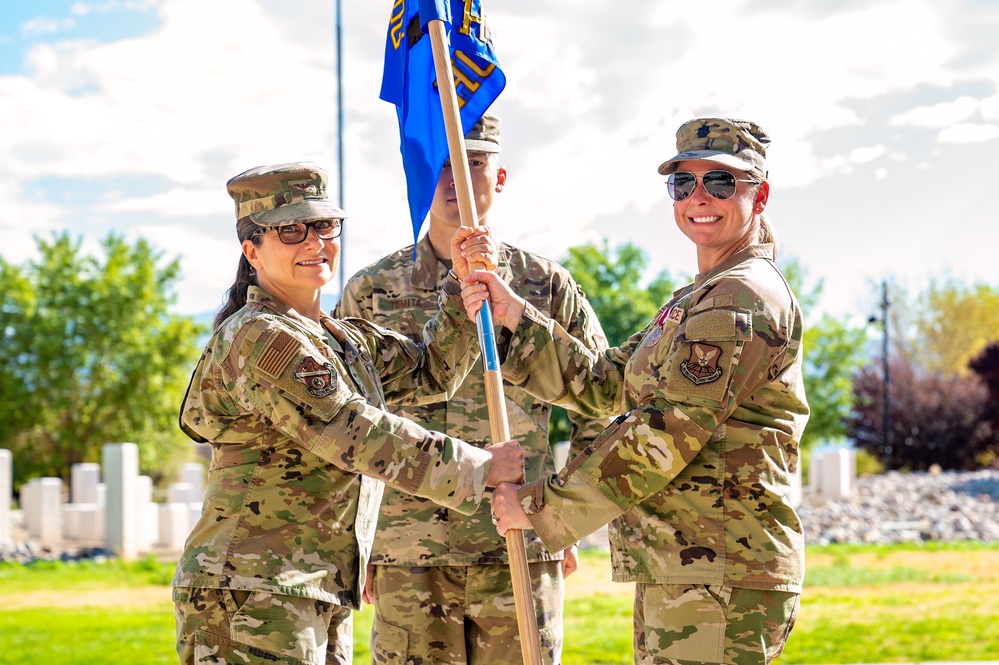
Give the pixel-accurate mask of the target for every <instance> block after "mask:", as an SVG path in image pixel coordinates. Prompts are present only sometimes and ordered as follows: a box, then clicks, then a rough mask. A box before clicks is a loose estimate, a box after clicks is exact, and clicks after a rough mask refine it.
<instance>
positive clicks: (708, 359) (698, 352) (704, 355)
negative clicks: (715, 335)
mask: <svg viewBox="0 0 999 665" xmlns="http://www.w3.org/2000/svg"><path fill="white" fill-rule="evenodd" d="M719 360H721V349H719V348H718V347H717V346H712V345H710V344H702V343H700V342H697V343H694V344H692V345H691V347H690V357H689V358H687V359H686V360H684V361H683V362H681V363H680V371H681V372H683V375H684V376H685V377H687V378H688V379H690V380H691V381H693V382H694V383H695V384H697V385H701V384H704V383H711V382H712V381H717V380H718V379H720V378H721V375H722V370H721V368H720V367H718V361H719Z"/></svg>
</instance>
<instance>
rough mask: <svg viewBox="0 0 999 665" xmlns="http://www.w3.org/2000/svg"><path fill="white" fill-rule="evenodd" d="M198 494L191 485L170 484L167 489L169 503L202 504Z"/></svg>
mask: <svg viewBox="0 0 999 665" xmlns="http://www.w3.org/2000/svg"><path fill="white" fill-rule="evenodd" d="M200 502H201V499H199V498H198V496H197V492H196V491H195V489H194V486H193V485H191V483H170V486H169V487H167V503H200Z"/></svg>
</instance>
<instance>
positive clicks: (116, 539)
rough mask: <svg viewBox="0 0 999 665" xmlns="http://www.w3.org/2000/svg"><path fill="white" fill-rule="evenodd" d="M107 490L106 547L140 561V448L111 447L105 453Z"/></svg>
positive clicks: (103, 451)
mask: <svg viewBox="0 0 999 665" xmlns="http://www.w3.org/2000/svg"><path fill="white" fill-rule="evenodd" d="M101 459H102V460H103V464H102V466H103V467H104V484H105V485H106V486H107V506H106V520H107V521H106V522H105V525H104V528H105V534H106V536H105V543H106V547H107V548H108V549H109V550H111V551H113V552H114V553H115V554H117V555H118V556H119V557H120V558H121V559H123V560H125V561H130V560H133V559H135V558H137V557H138V554H139V552H138V540H139V539H138V525H139V517H140V513H139V511H138V504H137V501H136V493H137V492H136V489H137V483H136V478H138V477H139V447H138V446H137V445H135V444H134V443H107V444H104V447H103V448H102V449H101Z"/></svg>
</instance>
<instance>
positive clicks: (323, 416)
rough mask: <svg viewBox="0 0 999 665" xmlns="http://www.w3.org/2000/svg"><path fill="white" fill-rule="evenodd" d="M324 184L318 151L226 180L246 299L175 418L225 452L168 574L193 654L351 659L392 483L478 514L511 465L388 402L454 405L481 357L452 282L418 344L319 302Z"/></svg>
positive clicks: (187, 649)
mask: <svg viewBox="0 0 999 665" xmlns="http://www.w3.org/2000/svg"><path fill="white" fill-rule="evenodd" d="M325 186H326V175H325V173H324V172H323V171H322V170H321V169H320V168H319V167H317V166H315V165H313V164H309V163H295V164H289V165H280V166H277V167H261V168H257V169H252V170H250V171H247V172H246V173H243V174H241V175H239V176H236V177H235V178H233V179H232V180H230V181H229V183H228V190H229V193H230V195H231V196H232V197H233V198H234V199H235V201H236V208H237V219H238V223H237V232H238V235H239V237H240V239H241V240H242V241H243V251H244V256H243V257H242V259H241V263H240V270H239V274H238V276H237V281H236V284H235V285H234V287H233V289H232V290H231V291H230V297H231V298H233V299H235V301H236V303H235V304H237V305H238V304H241V305H242V306H241V307H239V309H238V310H237V311H235V313H233V314H231V315H230V316H228V317H223V316H222V314H224V312H223V313H222V314H220V318H224V321H218V324H219V325H218V326H217V329H216V331H215V333H214V335H213V336H212V337H211V339H210V340H209V342H208V344H207V346H206V348H205V351H204V354H203V355H202V358H201V361H200V362H199V363H198V366H197V368H196V369H195V371H194V375H193V377H192V379H191V385H190V387H189V388H188V392H187V395H186V397H185V399H184V403H183V406H182V408H181V414H180V425H181V428H182V429H183V430H184V432H185V433H187V434H188V435H189V436H190V437H191V438H192V439H194V440H196V441H200V442H209V443H211V446H212V461H211V467H210V470H209V475H208V486H207V490H206V495H205V502H204V508H203V513H202V516H201V519H200V520H199V521H198V523H197V525H195V527H194V529H193V531H192V533H191V535H190V537H189V538H188V541H187V544H186V547H185V550H184V552H183V554H182V556H181V558H180V561H179V563H178V566H177V571H176V575H175V577H174V580H173V587H174V593H173V597H174V601H175V603H176V611H177V631H178V635H177V641H178V653H179V655H180V658H181V662H183V663H195V662H196V663H228V664H229V665H232V664H234V663H240V664H244V663H273V662H282V663H296V664H297V663H309V664H317V665H318V664H320V663H342V664H349V663H350V662H351V641H352V637H351V621H350V610H351V608H353V609H357V608H358V607H359V605H360V594H361V589H362V588H363V585H364V575H363V573H364V571H365V564H366V562H367V559H368V556H369V552H370V548H371V541H372V538H373V535H374V527H375V524H376V521H377V513H378V507H379V504H380V501H381V496H382V490H383V483H384V484H387V485H389V486H391V487H393V488H396V489H398V490H399V491H402V492H412V493H416V494H419V495H420V496H423V497H426V498H428V499H431V500H434V501H437V502H440V504H441V505H445V506H447V507H448V508H451V509H453V510H455V511H456V512H458V513H465V514H470V513H473V512H474V511H475V510H476V509H477V508H478V506H479V503H480V502H481V501H482V498H483V495H484V493H485V489H486V484H487V482H489V483H490V484H492V483H494V482H495V481H496V480H497V478H496V477H495V475H494V474H495V473H497V472H499V471H500V470H501V467H503V466H504V465H505V464H506V463H505V462H504V461H503V456H502V455H501V454H499V453H497V450H498V449H497V448H496V447H493V448H492V449H491V450H490V451H484V450H481V449H480V448H479V447H477V446H472V445H468V444H466V443H464V442H462V441H460V440H457V439H455V438H453V437H449V436H446V435H444V434H441V433H438V432H431V431H428V430H426V429H425V428H423V427H421V426H420V425H418V424H416V423H414V422H412V421H409V420H406V419H405V418H402V417H399V416H396V415H393V414H391V413H389V412H387V411H386V410H385V408H386V401H389V402H398V403H411V404H418V403H421V402H423V401H427V400H440V399H446V398H447V397H448V396H449V395H451V394H453V392H454V389H455V388H456V387H457V385H458V384H460V382H461V380H462V379H463V378H464V376H465V374H466V373H467V372H468V371H469V369H470V368H471V366H472V364H473V363H474V361H475V360H476V358H477V357H478V349H477V339H476V330H475V326H474V324H473V323H471V322H469V321H468V320H467V317H466V316H465V315H464V313H463V312H462V311H461V306H460V300H459V299H458V298H457V297H456V294H457V288H456V287H457V282H456V281H455V280H453V279H452V280H449V282H448V283H446V284H445V286H444V288H443V289H442V290H441V295H440V307H439V311H438V312H437V313H436V316H435V318H434V319H433V320H431V321H430V322H429V323H428V324H427V326H425V328H424V329H423V335H424V337H423V338H422V340H421V343H415V342H413V341H410V340H409V339H408V338H406V337H404V336H402V335H400V334H398V333H395V332H393V331H391V330H386V329H383V328H379V327H378V326H376V325H374V324H372V323H369V322H367V321H362V320H353V321H339V320H336V319H334V318H331V317H329V316H326V315H323V314H322V313H321V312H320V311H319V305H318V296H319V288H320V287H321V285H322V284H323V283H325V282H326V281H328V280H329V277H330V276H331V275H332V274H333V269H334V267H335V265H336V260H337V258H338V251H339V244H338V243H334V242H332V241H333V240H334V239H335V238H336V236H337V235H338V230H339V228H340V224H341V223H342V220H343V217H344V214H343V212H342V211H341V210H339V209H338V208H336V206H334V205H333V204H332V202H330V201H328V200H327V199H326V195H325ZM284 259H289V260H284ZM244 262H246V263H245V264H244ZM251 262H252V263H253V265H252V266H251V265H250V263H251ZM254 282H256V285H254V284H253V283H254ZM264 286H266V287H267V289H272V290H274V291H279V292H282V294H283V295H284V296H286V297H287V299H288V302H286V301H285V300H281V299H278V298H277V297H275V296H274V294H273V293H271V292H270V291H269V290H265V288H264ZM244 294H245V299H244V298H241V297H240V296H243V295H244ZM244 300H245V304H243V302H244ZM292 302H294V304H295V305H296V306H297V307H298V309H296V307H293V306H292ZM230 303H231V304H232V303H233V300H230ZM233 306H235V305H233ZM312 306H314V309H312V311H309V310H310V309H311V308H312ZM444 320H450V321H451V322H452V323H453V325H451V326H446V327H445V329H446V330H447V331H448V332H447V334H446V335H442V334H440V333H441V330H442V321H444ZM456 326H457V327H456ZM501 447H502V446H501ZM514 447H515V446H514ZM516 455H517V456H519V453H517V454H516ZM510 459H513V460H514V462H515V465H514V466H517V465H519V464H520V463H521V462H520V459H519V457H518V458H516V459H515V458H510ZM518 471H519V470H518ZM513 475H516V474H513Z"/></svg>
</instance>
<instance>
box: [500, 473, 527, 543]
mask: <svg viewBox="0 0 999 665" xmlns="http://www.w3.org/2000/svg"><path fill="white" fill-rule="evenodd" d="M519 490H520V485H514V484H512V483H500V484H499V485H497V486H496V489H494V490H493V498H492V511H493V524H495V525H496V530H497V531H499V535H501V536H505V535H506V532H507V531H509V530H510V529H530V528H531V520H530V518H528V517H527V513H526V512H524V508H523V507H522V506H521V505H520V498H519V497H518V496H517V492H518V491H519Z"/></svg>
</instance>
